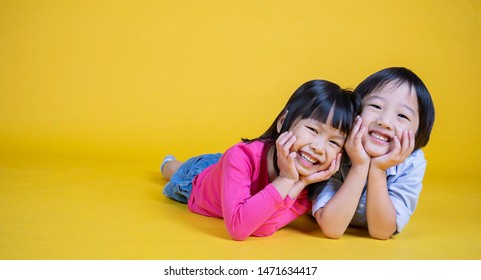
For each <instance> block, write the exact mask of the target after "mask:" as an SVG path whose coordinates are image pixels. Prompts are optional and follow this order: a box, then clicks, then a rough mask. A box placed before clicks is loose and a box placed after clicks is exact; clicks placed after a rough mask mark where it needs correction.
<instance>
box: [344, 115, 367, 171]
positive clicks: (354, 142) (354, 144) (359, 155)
mask: <svg viewBox="0 0 481 280" xmlns="http://www.w3.org/2000/svg"><path fill="white" fill-rule="evenodd" d="M366 131H367V129H366V128H365V127H363V126H362V118H361V117H360V116H357V117H356V121H355V123H354V126H353V128H352V130H351V133H350V135H349V137H348V138H347V141H346V144H345V145H344V149H345V150H346V153H347V155H348V156H349V159H350V160H351V162H352V164H353V165H362V164H369V162H370V160H371V157H370V156H369V155H368V154H367V153H366V151H365V150H364V147H363V145H362V137H363V136H364V134H365V133H366Z"/></svg>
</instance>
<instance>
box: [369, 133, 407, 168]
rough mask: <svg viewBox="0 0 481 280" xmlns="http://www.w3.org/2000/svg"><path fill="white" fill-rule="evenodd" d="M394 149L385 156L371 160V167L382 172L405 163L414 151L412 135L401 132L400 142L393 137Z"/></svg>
mask: <svg viewBox="0 0 481 280" xmlns="http://www.w3.org/2000/svg"><path fill="white" fill-rule="evenodd" d="M393 140H394V148H393V149H392V150H391V151H389V152H388V153H387V154H385V155H382V156H379V157H375V158H373V159H372V162H371V166H374V167H377V168H379V169H382V170H387V169H388V168H389V167H392V166H395V165H398V164H400V163H401V162H403V161H405V160H406V159H407V158H408V157H409V156H410V155H411V153H412V152H413V151H414V143H415V142H414V141H415V140H414V133H413V132H412V131H411V130H409V131H403V134H402V138H401V141H399V139H398V138H397V137H396V136H394V137H393Z"/></svg>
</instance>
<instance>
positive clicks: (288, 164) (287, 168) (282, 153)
mask: <svg viewBox="0 0 481 280" xmlns="http://www.w3.org/2000/svg"><path fill="white" fill-rule="evenodd" d="M295 141H296V137H295V136H294V135H293V133H292V132H290V131H286V132H284V133H282V134H281V135H279V138H277V140H276V148H277V166H278V167H279V177H284V178H287V179H289V180H291V181H293V182H294V183H295V182H297V181H299V173H298V172H297V169H296V165H295V163H294V158H295V157H296V156H297V154H296V153H295V152H290V149H291V147H292V145H293V144H294V142H295Z"/></svg>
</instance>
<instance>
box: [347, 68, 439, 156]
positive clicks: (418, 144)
mask: <svg viewBox="0 0 481 280" xmlns="http://www.w3.org/2000/svg"><path fill="white" fill-rule="evenodd" d="M390 82H394V83H395V85H397V86H400V85H403V84H407V85H408V86H409V87H411V88H412V89H414V90H415V92H416V95H417V99H418V108H419V112H418V113H419V128H418V131H417V132H416V134H415V144H414V150H417V149H420V148H422V147H424V146H426V145H427V144H428V142H429V138H430V135H431V130H432V128H433V124H434V115H435V110H434V104H433V101H432V99H431V94H430V93H429V91H428V89H427V88H426V86H425V85H424V83H423V81H422V80H421V79H420V78H419V77H418V76H417V75H416V74H414V72H412V71H411V70H409V69H407V68H404V67H390V68H386V69H382V70H380V71H378V72H376V73H374V74H372V75H370V76H369V77H367V78H366V79H365V80H364V81H362V82H361V83H360V84H359V85H358V86H357V87H356V89H355V90H354V92H355V93H356V95H359V98H360V100H362V99H364V97H366V96H367V95H369V94H371V93H372V92H373V91H375V90H378V89H380V88H382V87H383V86H385V85H387V84H388V83H390Z"/></svg>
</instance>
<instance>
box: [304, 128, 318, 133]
mask: <svg viewBox="0 0 481 280" xmlns="http://www.w3.org/2000/svg"><path fill="white" fill-rule="evenodd" d="M306 127H307V129H309V130H310V131H312V132H314V133H316V134H318V133H319V132H318V131H317V129H315V128H314V127H310V126H306Z"/></svg>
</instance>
